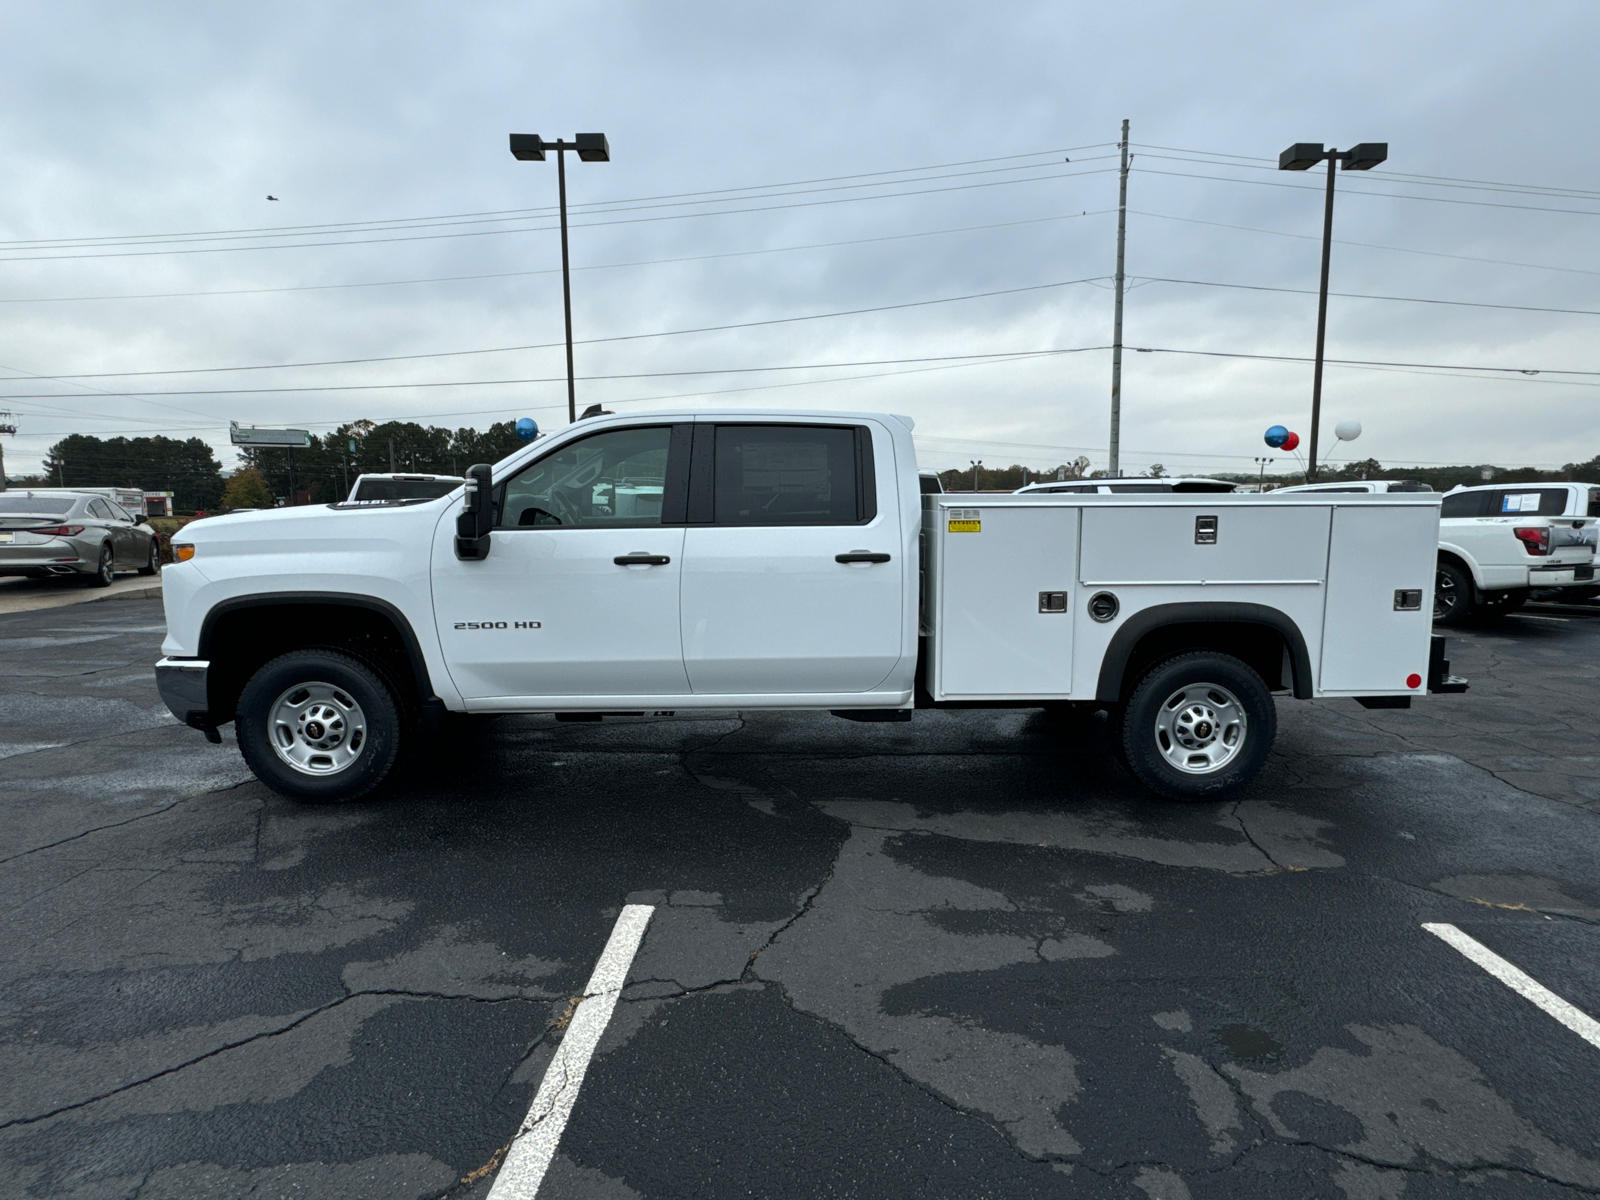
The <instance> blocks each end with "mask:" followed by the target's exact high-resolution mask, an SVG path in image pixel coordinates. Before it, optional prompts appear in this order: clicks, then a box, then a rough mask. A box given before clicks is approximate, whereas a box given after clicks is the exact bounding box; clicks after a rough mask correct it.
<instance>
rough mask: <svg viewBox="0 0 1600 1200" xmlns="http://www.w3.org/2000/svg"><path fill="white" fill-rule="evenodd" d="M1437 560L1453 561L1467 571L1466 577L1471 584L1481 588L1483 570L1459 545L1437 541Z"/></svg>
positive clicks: (1480, 589)
mask: <svg viewBox="0 0 1600 1200" xmlns="http://www.w3.org/2000/svg"><path fill="white" fill-rule="evenodd" d="M1439 561H1440V562H1453V563H1455V564H1456V566H1458V567H1460V568H1461V569H1462V570H1463V571H1465V572H1466V573H1467V578H1468V579H1470V580H1472V586H1473V587H1475V588H1477V589H1478V590H1479V591H1482V590H1483V572H1482V571H1481V570H1480V569H1479V568H1478V562H1477V560H1476V559H1475V558H1473V557H1472V555H1470V554H1468V553H1467V552H1466V551H1465V550H1463V549H1462V548H1461V547H1460V546H1456V545H1453V544H1451V543H1449V542H1440V543H1439Z"/></svg>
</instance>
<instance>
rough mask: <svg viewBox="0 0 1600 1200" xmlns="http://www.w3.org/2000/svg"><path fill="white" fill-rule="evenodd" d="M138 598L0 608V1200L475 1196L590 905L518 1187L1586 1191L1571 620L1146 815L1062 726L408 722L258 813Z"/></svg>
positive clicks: (1598, 763) (263, 797) (1591, 844)
mask: <svg viewBox="0 0 1600 1200" xmlns="http://www.w3.org/2000/svg"><path fill="white" fill-rule="evenodd" d="M160 637H161V610H160V604H159V602H158V601H152V600H127V601H124V602H120V603H115V604H84V605H76V606H73V607H70V608H60V609H51V610H48V611H40V612H29V613H16V614H9V615H0V806H3V807H0V813H3V816H4V820H3V822H0V897H3V904H4V908H5V913H6V918H5V930H6V937H5V938H4V941H3V943H0V1080H3V1082H4V1086H0V1197H8V1198H9V1197H44V1196H72V1197H82V1198H85V1200H87V1198H91V1197H92V1198H94V1200H114V1198H124V1200H132V1198H135V1197H137V1198H138V1200H156V1198H165V1197H173V1198H176V1197H207V1198H209V1197H245V1196H249V1197H262V1198H265V1197H280V1196H281V1197H291V1196H292V1197H297V1198H307V1197H330V1198H332V1197H339V1198H341V1200H356V1198H365V1197H372V1198H379V1197H382V1198H385V1200H390V1198H402V1197H405V1198H409V1197H435V1196H449V1197H469V1196H470V1197H481V1196H484V1195H486V1194H487V1191H488V1189H489V1187H490V1186H491V1185H492V1183H493V1180H494V1178H495V1172H496V1170H497V1168H498V1166H499V1164H500V1162H501V1157H502V1155H503V1154H504V1152H505V1147H506V1145H507V1144H508V1142H510V1141H511V1139H512V1137H513V1134H514V1133H516V1131H517V1129H518V1126H519V1124H520V1122H522V1120H523V1118H524V1115H525V1114H526V1113H527V1112H528V1110H529V1105H530V1102H531V1101H532V1100H533V1098H534V1094H535V1091H536V1089H537V1088H538V1087H539V1084H540V1081H541V1079H542V1078H543V1077H544V1075H545V1072H546V1068H547V1066H548V1065H549V1064H550V1062H551V1059H552V1056H553V1055H554V1054H555V1053H556V1051H557V1049H558V1047H559V1045H560V1043H561V1040H562V1038H563V1035H564V1033H565V1032H566V1031H568V1029H569V1027H570V1026H569V1023H570V1022H572V1020H573V1012H574V1006H575V1002H576V999H577V998H578V997H579V996H580V995H582V993H583V991H584V987H585V982H586V980H588V979H589V977H590V972H591V970H592V969H593V968H594V966H595V963H596V961H597V959H598V958H599V956H600V955H601V952H602V949H603V948H604V947H605V946H606V944H607V939H608V937H609V936H610V934H611V932H612V928H613V925H614V924H615V923H616V922H617V921H618V914H619V912H620V911H621V910H622V908H623V906H624V905H625V904H630V903H631V904H645V905H651V906H653V907H654V912H653V913H652V914H651V916H650V921H649V925H648V927H647V929H646V932H645V935H644V940H643V943H642V945H641V946H640V948H639V950H638V953H637V956H636V957H634V958H633V959H632V962H631V967H630V968H629V971H628V974H627V977H626V978H627V982H626V987H625V988H624V989H623V991H622V993H621V999H620V1002H619V1003H618V1004H617V1005H616V1008H615V1011H614V1013H613V1015H612V1016H611V1019H610V1023H609V1025H608V1026H606V1028H605V1032H604V1034H603V1036H602V1037H601V1038H600V1041H599V1045H598V1048H597V1050H596V1053H595V1055H594V1058H593V1060H592V1063H591V1064H590V1066H589V1068H588V1075H587V1078H586V1079H585V1080H584V1082H583V1085H582V1090H581V1094H580V1095H579V1097H578V1099H577V1102H576V1105H575V1107H574V1108H573V1110H572V1114H571V1118H570V1122H569V1123H568V1124H567V1126H566V1128H565V1132H564V1134H563V1135H562V1137H561V1139H560V1143H559V1148H558V1151H557V1153H556V1156H555V1159H554V1161H553V1164H552V1166H551V1168H550V1172H549V1175H548V1176H547V1177H546V1179H545V1184H544V1188H543V1190H542V1191H541V1192H540V1195H541V1196H546V1197H578V1198H605V1200H622V1198H632V1197H677V1196H695V1197H733V1196H741V1197H743V1196H773V1197H780V1196H781V1197H819V1196H861V1197H876V1196H896V1197H899V1196H916V1197H921V1196H939V1197H946V1196H948V1197H979V1196H995V1197H1036V1196H1037V1197H1046V1196H1050V1197H1127V1198H1129V1200H1147V1198H1153V1200H1180V1198H1182V1197H1195V1198H1200V1197H1223V1196H1227V1197H1273V1198H1282V1197H1350V1198H1354V1200H1367V1198H1373V1200H1378V1198H1394V1197H1406V1198H1407V1200H1414V1198H1424V1197H1436V1196H1444V1195H1450V1196H1456V1195H1462V1194H1466V1195H1471V1196H1482V1197H1496V1198H1498V1197H1512V1196H1516V1197H1523V1196H1526V1197H1544V1196H1558V1195H1569V1194H1593V1193H1596V1192H1600V1121H1597V1119H1596V1113H1600V1047H1597V1046H1595V1045H1592V1044H1590V1043H1589V1042H1587V1041H1585V1040H1584V1039H1583V1038H1582V1037H1580V1036H1579V1035H1578V1034H1577V1033H1575V1032H1574V1031H1573V1030H1572V1029H1569V1028H1568V1027H1566V1026H1564V1025H1563V1024H1561V1023H1559V1022H1558V1021H1557V1020H1556V1019H1554V1018H1553V1017H1551V1016H1550V1015H1548V1014H1547V1012H1545V1011H1543V1010H1541V1009H1540V1008H1539V1007H1536V1006H1535V1005H1534V1004H1533V1003H1530V1002H1529V1001H1528V1000H1527V999H1524V998H1523V997H1522V996H1520V995H1518V994H1516V993H1515V992H1513V991H1512V990H1511V989H1510V988H1508V987H1507V986H1506V985H1505V984H1504V983H1502V982H1501V981H1500V980H1498V979H1497V978H1495V977H1493V976H1491V975H1490V974H1489V973H1488V972H1486V971H1485V970H1483V969H1481V968H1480V967H1479V966H1478V965H1475V964H1474V963H1473V962H1470V961H1468V960H1467V959H1466V958H1465V957H1463V955H1462V954H1461V953H1459V952H1458V951H1457V950H1456V949H1453V948H1452V947H1451V946H1450V945H1447V944H1446V943H1445V942H1444V941H1442V940H1441V939H1440V938H1439V937H1436V936H1434V935H1433V934H1431V933H1429V932H1428V931H1427V930H1425V929H1423V927H1422V926H1423V924H1424V923H1448V924H1450V925H1453V926H1455V927H1457V928H1458V929H1460V930H1461V931H1463V932H1465V933H1466V934H1468V935H1470V937H1471V938H1473V939H1476V940H1477V941H1478V942H1481V943H1482V944H1483V945H1484V946H1487V947H1488V948H1489V949H1490V950H1492V951H1493V952H1494V953H1495V954H1498V955H1500V956H1502V957H1503V958H1504V959H1506V960H1508V961H1509V962H1510V963H1512V964H1514V965H1515V966H1517V967H1519V968H1521V969H1522V970H1523V971H1525V972H1527V973H1528V974H1529V975H1530V976H1532V977H1533V978H1534V979H1536V980H1537V981H1538V982H1539V983H1541V984H1543V985H1544V986H1545V987H1547V988H1549V989H1551V990H1552V991H1553V992H1555V993H1557V994H1558V995H1559V996H1560V997H1562V998H1564V999H1565V1000H1566V1001H1568V1002H1570V1004H1572V1005H1575V1006H1577V1008H1578V1009H1581V1010H1582V1011H1583V1012H1585V1013H1587V1014H1589V1015H1590V1016H1596V1015H1600V746H1597V743H1596V740H1595V736H1594V728H1595V724H1596V719H1597V717H1600V613H1595V614H1590V613H1586V612H1584V611H1582V610H1576V609H1572V610H1568V609H1558V608H1541V607H1537V606H1536V610H1529V611H1527V612H1525V613H1524V614H1519V615H1517V616H1515V617H1511V618H1508V619H1506V620H1503V621H1501V622H1500V623H1498V624H1496V625H1493V626H1483V627H1479V628H1477V629H1472V630H1468V631H1466V632H1464V633H1462V634H1460V635H1458V636H1453V637H1452V641H1451V647H1452V651H1451V657H1452V659H1453V662H1454V670H1455V671H1456V672H1457V673H1458V674H1462V675H1465V676H1467V677H1469V678H1470V679H1471V680H1472V684H1473V687H1472V690H1471V691H1470V692H1469V693H1467V694H1466V695H1464V696H1447V697H1437V698H1431V699H1428V700H1425V701H1423V702H1421V703H1419V705H1418V706H1417V708H1415V709H1414V710H1411V711H1407V712H1394V711H1389V712H1368V711H1365V710H1363V709H1361V708H1359V707H1358V706H1356V705H1355V704H1354V703H1353V702H1347V701H1328V702H1313V703H1303V702H1295V701H1292V700H1285V701H1283V702H1281V704H1280V721H1281V733H1280V738H1279V744H1278V748H1277V751H1276V752H1275V753H1274V755H1273V757H1272V760H1271V762H1270V764H1269V766H1268V768H1267V769H1266V771H1265V772H1264V773H1263V775H1262V776H1261V778H1260V779H1259V780H1258V782H1257V783H1256V784H1255V785H1254V786H1253V788H1252V790H1251V791H1250V793H1249V794H1248V796H1247V797H1246V798H1244V799H1243V800H1241V801H1240V802H1238V803H1235V804H1229V805H1222V806H1219V805H1201V806H1179V805H1173V804H1170V803H1165V802H1160V801H1156V800H1153V799H1151V798H1149V797H1148V796H1147V795H1145V794H1144V793H1143V792H1142V791H1141V790H1140V789H1139V788H1138V787H1137V786H1136V785H1135V784H1134V783H1133V782H1132V781H1131V779H1130V778H1129V777H1128V776H1126V775H1125V774H1123V773H1122V771H1121V770H1120V769H1119V768H1118V767H1116V766H1114V765H1113V764H1112V762H1111V760H1110V759H1109V758H1108V757H1107V756H1106V754H1105V752H1104V749H1103V745H1102V737H1103V734H1102V729H1101V724H1100V722H1099V721H1098V720H1097V719H1090V720H1084V719H1078V718H1070V717H1063V716H1055V715H1050V714H1044V713H1039V712H1029V711H986V712H956V713H926V712H924V713H918V714H917V718H916V720H915V721H914V722H913V723H912V724H910V725H889V726H872V725H856V724H851V723H847V722H844V721H839V720H837V719H834V718H831V717H827V716H820V715H819V716H812V715H803V716H802V715H763V714H750V715H745V716H740V715H737V714H727V715H721V714H712V715H707V716H702V717H696V718H691V719H676V720H667V719H661V720H651V719H623V720H615V721H612V720H608V721H606V722H605V723H604V724H558V723H557V722H555V721H554V720H553V719H550V718H533V717H527V718H504V719H502V720H498V721H492V722H480V723H476V726H475V727H473V728H469V729H467V730H452V731H450V733H449V734H448V735H447V737H446V738H444V739H442V740H441V741H440V742H439V743H438V744H436V745H435V746H434V747H433V748H432V750H431V752H430V753H429V754H428V755H425V756H422V755H419V756H418V757H417V758H415V759H414V760H413V761H412V762H411V763H410V765H409V766H408V768H407V769H406V770H405V771H403V772H402V773H400V774H401V778H400V781H399V782H398V783H397V784H396V785H394V786H391V787H390V788H389V789H388V790H386V791H385V792H383V793H381V794H379V795H378V796H377V797H375V798H374V799H372V800H371V801H369V802H364V803H360V804H357V805H353V806H348V807H343V808H331V809H330V808H322V809H319V808H306V807H301V806H298V805H296V804H294V803H291V802H289V801H286V800H284V799H282V798H280V797H278V796H276V795H274V794H273V793H271V792H269V791H267V790H266V789H265V788H264V787H262V786H261V785H259V784H257V783H255V782H254V781H253V780H252V779H251V778H250V776H249V775H248V773H247V772H246V771H245V769H244V767H243V764H242V762H241V761H240V759H239V756H238V753H237V750H236V749H235V747H234V746H233V744H232V740H231V737H225V739H224V744H223V745H221V746H211V745H208V744H207V743H206V742H205V741H204V740H202V739H201V737H200V736H199V735H198V734H196V733H194V732H192V731H190V730H187V729H184V728H181V727H179V726H178V725H177V724H176V722H174V721H173V720H172V719H171V717H170V716H169V715H168V714H167V712H166V710H165V709H164V708H163V707H162V705H161V704H160V702H159V700H158V699H157V697H156V694H155V690H154V685H153V676H152V671H151V664H152V663H153V662H154V660H155V659H156V658H157V657H158V649H157V647H158V643H159V641H160Z"/></svg>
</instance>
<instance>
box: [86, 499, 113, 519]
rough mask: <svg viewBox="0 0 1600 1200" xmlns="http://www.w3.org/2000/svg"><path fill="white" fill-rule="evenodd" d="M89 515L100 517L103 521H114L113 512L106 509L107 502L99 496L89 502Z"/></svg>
mask: <svg viewBox="0 0 1600 1200" xmlns="http://www.w3.org/2000/svg"><path fill="white" fill-rule="evenodd" d="M89 515H90V516H91V517H98V518H99V519H100V520H102V521H110V520H112V519H113V518H112V516H111V510H110V509H109V508H107V507H106V502H105V501H104V500H102V499H100V498H99V497H98V496H97V497H95V498H94V499H93V500H91V501H89Z"/></svg>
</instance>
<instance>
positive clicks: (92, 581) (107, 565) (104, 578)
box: [83, 542, 117, 588]
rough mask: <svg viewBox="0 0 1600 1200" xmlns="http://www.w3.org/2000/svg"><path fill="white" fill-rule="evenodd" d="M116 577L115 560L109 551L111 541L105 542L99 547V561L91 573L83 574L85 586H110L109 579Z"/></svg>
mask: <svg viewBox="0 0 1600 1200" xmlns="http://www.w3.org/2000/svg"><path fill="white" fill-rule="evenodd" d="M116 577H117V568H116V561H115V559H114V557H113V556H112V553H111V543H109V542H107V543H105V544H104V545H102V546H101V547H100V562H99V564H98V565H97V566H96V567H95V571H94V574H93V575H85V576H84V577H83V582H84V586H85V587H92V588H103V587H110V586H111V581H112V580H113V579H115V578H116Z"/></svg>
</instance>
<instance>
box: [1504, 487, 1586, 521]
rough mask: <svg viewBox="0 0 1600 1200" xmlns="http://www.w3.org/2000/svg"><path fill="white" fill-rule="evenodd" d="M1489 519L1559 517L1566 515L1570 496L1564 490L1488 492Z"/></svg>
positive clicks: (1539, 488)
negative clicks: (1490, 498) (1489, 501)
mask: <svg viewBox="0 0 1600 1200" xmlns="http://www.w3.org/2000/svg"><path fill="white" fill-rule="evenodd" d="M1489 495H1490V496H1491V497H1492V498H1493V499H1492V501H1491V503H1490V506H1489V512H1488V514H1487V515H1488V516H1491V517H1559V516H1563V515H1565V514H1566V511H1567V502H1568V500H1569V499H1570V495H1569V493H1568V492H1567V489H1566V488H1554V487H1544V488H1541V487H1526V488H1517V487H1509V488H1506V489H1504V490H1503V491H1500V490H1497V491H1494V492H1490V493H1489Z"/></svg>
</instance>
